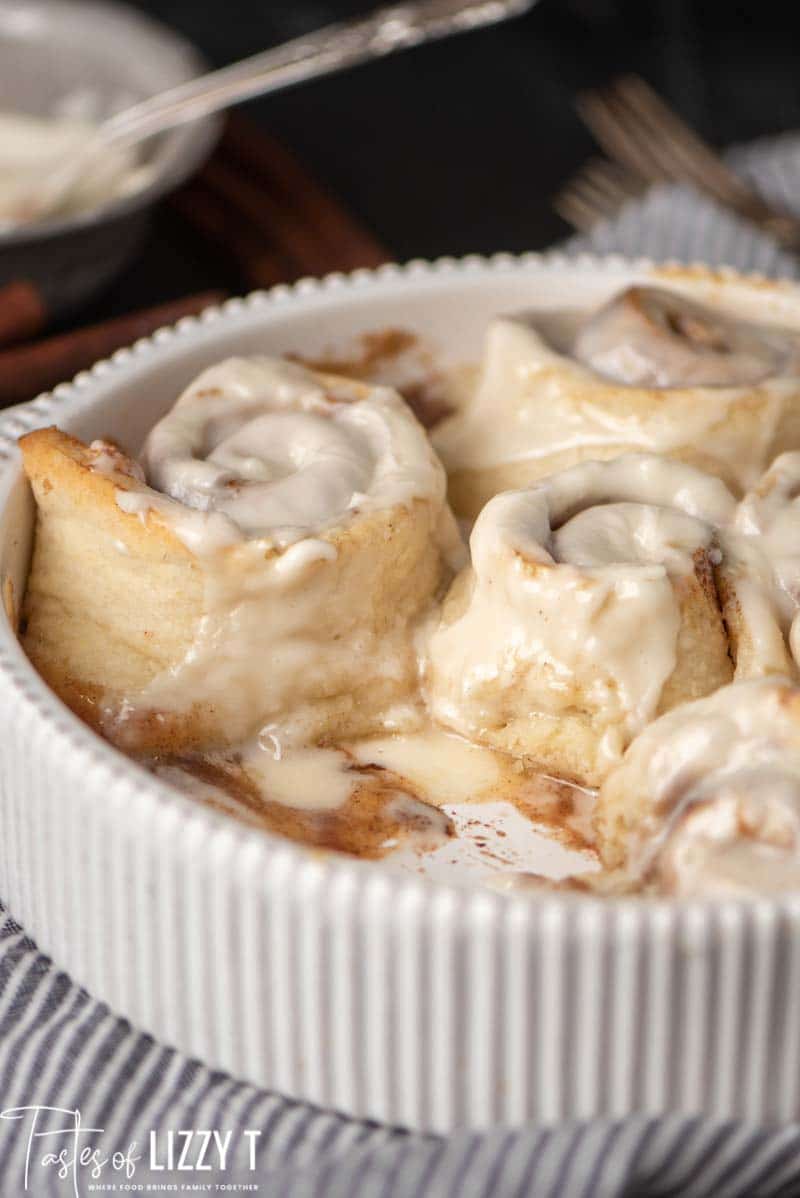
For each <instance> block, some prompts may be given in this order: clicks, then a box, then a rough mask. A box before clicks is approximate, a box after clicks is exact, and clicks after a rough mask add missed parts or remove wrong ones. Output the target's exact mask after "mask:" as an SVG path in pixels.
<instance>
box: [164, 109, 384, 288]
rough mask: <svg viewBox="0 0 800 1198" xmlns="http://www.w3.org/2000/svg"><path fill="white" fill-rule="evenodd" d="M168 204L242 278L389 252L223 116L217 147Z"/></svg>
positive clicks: (339, 266) (303, 175)
mask: <svg viewBox="0 0 800 1198" xmlns="http://www.w3.org/2000/svg"><path fill="white" fill-rule="evenodd" d="M172 202H173V207H174V208H175V209H176V210H177V211H178V212H179V214H180V215H181V217H182V218H183V219H184V220H185V221H186V222H187V223H189V224H190V225H191V226H193V227H194V228H195V229H196V230H197V231H198V232H199V233H200V235H201V237H202V238H203V239H204V240H206V241H209V242H211V243H212V244H213V245H214V246H215V247H216V249H217V250H218V251H221V252H222V253H224V254H225V255H226V257H228V258H229V259H231V260H232V261H233V262H234V263H235V264H236V266H237V267H238V270H239V271H240V273H241V274H242V276H243V278H244V279H245V280H246V281H247V283H248V284H249V285H250V286H254V287H271V286H273V285H274V284H275V283H278V282H291V281H292V280H294V279H296V278H298V277H299V276H301V275H322V274H327V273H328V272H329V271H333V270H355V269H356V268H357V267H360V266H368V267H372V266H377V265H379V264H380V263H382V262H386V261H387V260H388V259H389V257H390V255H389V253H388V251H387V250H386V249H385V247H384V246H382V245H381V244H380V242H379V241H378V239H377V238H376V237H375V236H374V235H373V234H372V233H371V232H370V231H369V230H368V229H366V228H365V227H364V226H363V225H362V224H361V223H360V221H358V220H357V219H356V218H355V217H353V216H352V215H351V214H350V213H349V212H347V211H346V210H345V208H343V207H342V205H341V204H340V203H339V201H338V200H336V199H335V198H334V197H333V196H332V195H331V194H330V192H328V191H327V190H326V189H325V188H324V187H323V186H322V185H321V184H320V183H318V182H317V181H316V180H315V179H314V178H313V177H312V176H311V175H310V174H309V173H308V172H307V171H306V169H305V168H304V167H303V166H301V164H300V163H299V162H298V161H297V159H295V158H294V156H293V155H292V154H291V153H290V152H289V151H288V150H287V149H286V148H285V147H284V146H282V145H281V144H280V143H279V142H277V141H276V140H275V139H274V138H272V137H270V136H269V135H267V134H265V133H262V132H261V130H260V129H259V128H258V126H257V125H254V124H253V123H252V122H250V121H248V120H247V119H246V118H242V117H238V116H233V117H231V118H230V119H229V123H228V126H227V131H226V133H225V134H224V135H223V138H222V141H221V143H220V146H219V148H218V150H217V152H216V153H215V154H214V156H213V157H212V159H211V160H210V162H208V163H207V164H206V166H205V167H204V168H203V170H201V172H200V173H199V175H198V176H197V177H196V178H195V179H194V180H193V182H192V183H191V184H189V186H188V187H186V188H183V189H182V190H181V191H180V192H178V194H177V195H176V196H175V197H174V198H173V201H172Z"/></svg>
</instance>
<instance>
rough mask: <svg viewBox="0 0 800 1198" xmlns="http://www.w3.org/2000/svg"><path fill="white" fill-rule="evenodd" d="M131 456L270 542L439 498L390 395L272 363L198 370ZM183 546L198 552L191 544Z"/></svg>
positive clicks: (159, 479) (203, 507)
mask: <svg viewBox="0 0 800 1198" xmlns="http://www.w3.org/2000/svg"><path fill="white" fill-rule="evenodd" d="M143 458H144V465H145V469H146V471H147V475H148V478H149V480H150V483H151V485H152V487H153V488H154V489H155V490H157V491H159V492H162V493H163V494H165V495H169V496H171V497H172V498H173V499H175V500H176V501H177V502H178V503H179V504H181V505H182V506H183V507H185V508H188V509H191V510H192V511H195V512H202V513H213V512H216V513H217V514H219V515H221V516H224V517H225V518H226V519H227V520H229V521H230V522H231V524H232V525H234V526H235V528H236V529H238V530H239V532H240V534H241V536H242V537H247V538H254V537H258V538H261V539H264V540H268V541H269V542H270V543H271V544H274V545H277V546H279V547H284V546H286V545H289V544H292V543H293V542H295V541H299V540H302V539H304V538H306V537H309V536H314V535H316V534H317V533H319V532H320V531H322V530H324V529H326V528H329V527H331V526H334V525H336V524H338V523H340V522H341V521H342V520H343V519H345V518H346V517H347V516H348V515H351V514H358V513H363V512H365V511H374V510H376V509H378V508H381V507H383V508H386V507H392V506H394V505H395V504H398V503H399V504H406V503H408V502H410V501H411V500H412V499H414V498H417V497H423V496H436V497H437V498H441V496H442V494H443V486H444V481H443V474H442V470H441V467H440V465H439V463H438V461H437V460H436V459H435V457H434V455H433V453H432V451H431V449H430V447H429V445H428V443H427V440H426V438H425V434H424V432H423V431H422V429H421V428H420V427H419V426H418V425H417V424H416V422H415V421H413V420H411V419H409V415H408V411H407V409H406V407H405V405H404V404H403V401H402V400H401V399H400V398H399V396H398V395H397V394H396V393H395V392H393V391H391V390H390V389H389V388H386V387H368V386H366V385H364V384H360V383H356V382H351V381H345V380H341V379H333V378H332V377H330V376H328V377H325V376H320V375H317V374H313V373H312V372H310V371H308V370H305V369H303V367H301V366H298V365H295V364H293V363H291V362H284V361H282V360H280V359H277V358H266V357H254V358H232V359H229V360H227V361H225V362H221V363H219V364H218V365H216V366H212V367H211V368H210V369H209V370H206V371H204V373H203V374H201V375H200V377H199V378H198V379H196V380H195V382H194V383H193V384H192V385H191V386H190V387H189V388H188V390H186V391H185V392H184V394H183V395H182V396H181V397H180V399H179V400H178V402H177V403H176V404H175V406H174V408H173V409H172V410H171V412H169V413H168V415H167V416H165V417H164V418H163V420H161V421H159V423H158V424H157V425H156V426H155V428H153V430H152V431H151V433H150V435H149V436H148V438H147V442H146V444H145V449H144V455H143ZM198 526H199V525H198ZM176 531H177V532H178V535H179V536H181V532H180V531H179V530H178V529H176ZM192 548H193V549H194V551H195V552H200V551H201V546H199V545H198V543H197V542H196V541H195V540H194V539H193V543H192Z"/></svg>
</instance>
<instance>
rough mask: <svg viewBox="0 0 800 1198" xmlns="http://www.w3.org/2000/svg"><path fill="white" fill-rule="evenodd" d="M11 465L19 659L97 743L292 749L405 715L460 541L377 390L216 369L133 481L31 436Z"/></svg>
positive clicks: (81, 453)
mask: <svg viewBox="0 0 800 1198" xmlns="http://www.w3.org/2000/svg"><path fill="white" fill-rule="evenodd" d="M21 446H22V452H23V458H24V465H25V470H26V472H27V474H28V477H29V479H30V481H31V484H32V486H33V491H34V495H35V498H36V503H37V507H38V517H37V528H36V540H35V547H34V556H33V563H32V568H31V573H30V578H29V583H28V590H27V596H26V600H25V611H24V622H25V625H26V630H25V633H24V644H25V648H26V649H27V652H28V654H29V655H30V657H31V659H32V660H33V662H34V664H35V665H36V666H37V667H38V669H39V670H40V672H41V673H42V674H43V675H44V677H45V679H46V680H47V681H48V682H49V683H50V684H51V685H52V686H53V687H54V689H55V690H56V691H57V692H58V693H59V694H60V695H61V696H62V697H63V698H64V699H65V700H66V701H67V703H69V704H70V705H71V706H72V707H73V708H75V709H76V710H77V711H78V712H79V713H80V714H82V715H83V716H84V717H85V718H87V719H88V720H89V721H90V722H91V723H92V724H94V725H95V726H96V727H99V728H100V729H101V730H102V731H103V732H104V733H105V734H106V735H107V736H108V737H110V738H111V739H112V740H114V741H115V742H116V743H118V744H120V745H122V746H124V747H127V748H134V749H139V750H145V749H147V750H162V751H169V752H176V751H180V750H181V749H185V748H187V747H193V746H194V747H197V746H200V747H203V746H212V747H213V746H224V745H228V744H235V743H239V742H241V741H242V740H244V739H245V738H246V737H248V736H250V735H252V734H254V733H261V734H262V735H266V736H267V737H271V738H273V739H274V740H276V741H277V742H280V741H281V740H282V739H283V738H286V739H287V740H291V739H293V738H296V739H299V740H301V741H308V742H313V741H315V740H318V739H320V738H325V737H331V738H334V737H339V736H353V735H362V734H364V733H366V732H369V731H373V730H376V729H380V728H385V727H386V726H387V725H388V726H394V724H395V723H397V722H398V721H400V720H402V718H403V717H404V714H407V706H408V704H409V703H410V701H411V698H412V695H413V691H414V687H415V679H416V665H415V658H414V651H413V642H412V629H413V625H414V623H415V621H416V620H417V618H418V616H419V615H420V613H421V612H422V611H423V610H424V609H425V608H426V607H427V606H428V605H429V604H430V603H431V601H432V598H433V597H434V596H435V595H436V594H437V592H438V590H439V588H440V587H441V586H442V585H443V583H444V582H445V581H446V579H447V577H448V575H449V573H451V566H450V563H451V561H453V560H454V559H455V557H457V555H458V553H459V546H460V542H459V538H458V534H457V531H456V529H455V523H454V521H453V517H452V515H451V513H450V511H449V509H448V507H447V502H446V498H445V485H446V484H445V477H444V472H443V470H442V467H441V464H440V463H439V461H438V459H437V458H436V455H435V454H434V453H433V451H432V449H431V448H430V446H429V444H428V441H427V439H426V436H425V434H424V431H423V430H422V428H421V427H420V425H419V424H418V423H417V421H416V419H415V418H414V416H413V415H412V414H411V412H410V410H409V409H408V408H407V407H406V405H405V403H404V402H403V401H402V400H401V399H400V397H399V396H398V395H397V394H396V393H395V392H393V391H392V390H390V389H389V388H385V387H377V386H368V385H366V384H363V383H359V382H356V381H353V380H348V379H344V378H339V377H335V376H332V375H325V374H321V373H318V372H315V371H310V370H306V369H304V368H302V367H301V366H298V365H295V364H291V363H287V362H283V361H280V360H277V359H271V358H266V357H256V358H249V359H231V360H229V361H226V362H223V363H220V364H219V365H217V366H214V367H212V368H211V369H209V370H206V371H205V372H204V373H203V374H202V375H200V377H199V378H198V379H197V380H196V381H195V382H194V383H193V384H192V385H191V386H190V387H189V388H188V390H187V391H186V392H185V393H184V394H183V395H182V396H181V397H180V399H179V400H178V402H177V403H176V404H175V406H174V408H173V409H172V410H171V411H170V412H169V413H168V415H167V416H165V417H164V419H163V420H161V421H160V422H159V423H158V424H157V425H156V426H155V427H154V429H153V430H152V432H151V433H150V435H149V437H148V439H147V442H146V444H145V447H144V452H143V455H142V459H141V465H140V464H139V463H137V462H136V461H133V460H131V459H130V458H128V457H127V456H126V455H125V454H123V453H122V452H121V451H120V450H118V449H117V448H116V447H115V446H113V445H110V444H108V443H104V442H94V443H92V444H91V445H84V444H82V443H81V442H80V441H77V440H75V439H74V438H72V437H69V436H67V435H66V434H64V433H61V432H59V431H58V430H57V429H52V428H51V429H43V430H40V431H38V432H35V433H31V434H29V435H28V436H26V437H23V438H22V441H21Z"/></svg>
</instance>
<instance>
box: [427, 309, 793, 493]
mask: <svg viewBox="0 0 800 1198" xmlns="http://www.w3.org/2000/svg"><path fill="white" fill-rule="evenodd" d="M434 443H435V445H436V447H437V449H438V451H439V453H440V454H441V456H442V459H443V461H444V463H445V466H446V468H447V471H448V475H449V480H450V495H451V500H452V502H453V505H454V507H455V509H456V511H457V512H458V513H459V514H461V515H464V516H468V517H474V516H475V515H477V513H478V512H479V511H480V509H481V507H482V506H483V505H484V503H486V501H487V500H488V499H490V498H491V497H492V495H495V494H497V493H498V492H499V491H504V490H509V489H513V488H519V487H525V486H528V485H530V483H532V482H534V481H535V480H537V479H539V478H542V477H544V476H546V475H548V474H551V473H553V472H554V471H556V470H561V469H563V468H564V467H566V466H571V465H573V464H575V463H576V462H580V461H583V460H584V459H587V458H594V459H608V458H614V457H618V456H619V455H620V454H623V453H626V452H631V451H647V452H653V453H663V454H667V455H669V456H670V457H674V458H678V459H680V460H682V461H685V462H688V463H690V464H692V465H695V466H697V467H699V468H700V469H703V470H707V471H708V472H710V473H712V474H716V475H717V476H719V477H720V478H722V479H723V480H724V481H725V482H726V483H727V484H728V485H729V486H730V487H732V488H733V489H734V490H735V491H737V492H741V491H743V490H746V489H747V488H748V487H750V486H752V485H753V484H754V483H755V481H756V479H757V477H758V475H759V473H760V472H761V471H762V470H763V469H764V467H765V466H766V465H767V464H768V463H769V461H770V460H771V459H772V458H773V457H774V456H775V454H776V453H780V452H781V451H783V450H787V449H794V448H800V335H798V334H796V333H794V332H792V331H790V330H787V329H783V328H780V327H777V326H769V325H762V324H755V323H748V322H746V321H744V320H742V319H741V318H738V317H737V318H734V317H732V316H728V315H725V314H724V313H722V312H719V311H716V310H712V309H710V308H708V307H706V306H702V305H700V304H698V303H696V302H694V301H693V300H692V299H690V298H689V297H688V296H686V295H683V294H681V293H680V292H678V291H673V290H666V289H663V288H658V287H644V286H634V287H629V288H628V289H627V290H625V291H623V292H622V293H621V294H620V295H618V296H616V297H615V298H613V299H612V300H611V301H610V302H609V303H607V304H606V305H605V306H604V307H603V308H601V309H600V310H599V311H598V312H596V313H595V314H594V315H592V316H590V317H589V318H588V319H584V318H583V317H582V316H581V315H580V313H576V312H551V313H535V314H521V315H519V316H512V317H508V318H502V319H498V320H495V321H493V323H492V325H491V326H490V330H489V337H488V343H487V347H486V354H485V360H484V369H483V374H482V377H481V380H480V382H479V384H478V387H477V390H476V392H475V394H474V395H473V397H472V400H471V401H470V402H469V403H468V404H467V405H466V406H465V407H464V408H463V409H462V410H461V411H459V412H458V413H457V414H456V415H454V416H453V417H451V418H450V419H449V420H446V421H445V422H444V423H443V424H442V425H441V426H440V428H439V429H438V430H437V431H436V433H435V436H434Z"/></svg>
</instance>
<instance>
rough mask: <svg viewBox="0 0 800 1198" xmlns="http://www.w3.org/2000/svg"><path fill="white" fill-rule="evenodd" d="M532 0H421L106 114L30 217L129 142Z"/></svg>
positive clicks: (502, 14)
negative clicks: (110, 152)
mask: <svg viewBox="0 0 800 1198" xmlns="http://www.w3.org/2000/svg"><path fill="white" fill-rule="evenodd" d="M534 3H535V0H416V2H414V3H408V4H396V5H391V6H390V7H387V8H380V9H378V10H377V11H375V12H373V13H372V14H370V15H369V16H366V17H357V18H355V19H353V20H350V21H344V22H339V23H337V24H335V25H328V26H326V27H325V28H323V29H319V30H317V31H316V32H314V33H311V34H309V35H307V36H304V37H300V38H297V39H295V40H293V41H291V42H286V43H284V44H283V45H281V46H276V47H275V48H273V49H271V50H266V51H265V52H264V53H261V54H256V55H253V56H252V57H250V58H246V59H243V60H242V61H241V62H238V63H234V64H233V65H231V66H228V67H223V68H222V69H221V70H217V71H212V72H211V73H210V74H207V75H202V76H200V77H199V78H197V79H192V80H190V81H189V82H187V83H183V84H180V85H179V86H178V87H174V88H171V89H170V90H169V91H166V92H162V93H160V94H159V95H156V96H152V97H150V98H148V99H146V100H142V101H141V102H140V103H138V104H135V105H133V106H132V107H131V108H127V109H125V110H123V111H122V112H119V113H117V114H116V115H115V116H112V117H110V118H109V119H108V120H106V121H104V122H103V123H102V124H101V125H100V126H99V127H98V128H97V129H96V130H95V131H94V132H93V133H92V135H91V137H90V138H89V139H88V140H87V142H86V143H85V145H84V146H82V147H81V148H80V150H78V151H77V152H76V153H74V154H73V155H71V157H70V158H69V159H68V160H63V161H61V162H58V163H56V164H55V165H54V168H53V170H52V172H51V173H50V174H49V176H48V177H47V179H46V180H45V181H44V182H43V183H40V184H39V185H38V187H37V189H36V195H35V197H33V199H32V202H31V205H30V209H29V211H28V213H27V218H28V220H42V219H44V218H45V217H47V216H49V215H51V214H52V213H55V212H57V211H58V210H59V209H61V208H63V207H64V205H65V204H66V203H67V202H68V200H69V197H70V193H71V192H72V191H73V190H74V189H75V188H76V186H77V185H78V184H79V182H80V181H81V180H82V179H83V178H85V176H86V174H87V172H89V171H91V170H92V168H93V165H95V166H96V164H98V163H100V162H101V161H102V159H103V156H104V154H106V153H107V152H108V151H109V150H110V149H112V148H121V147H125V148H130V147H132V146H135V145H137V144H138V143H139V142H141V141H144V140H146V139H148V138H150V137H154V136H155V135H156V134H159V133H164V132H166V131H167V130H168V129H174V128H175V127H177V126H178V125H183V124H186V123H187V122H188V121H193V120H197V119H198V118H199V117H205V116H210V115H212V114H213V113H216V112H221V111H222V110H223V109H225V108H229V107H231V106H232V105H234V104H238V103H240V102H241V101H243V100H248V99H252V98H253V97H254V96H260V95H266V94H267V93H269V92H275V91H279V90H280V89H282V88H285V87H290V86H292V85H293V84H295V83H301V82H303V81H304V80H306V79H313V78H319V77H320V76H323V75H329V74H333V73H334V72H336V71H340V70H343V69H344V68H346V67H350V66H355V65H356V64H357V63H362V62H368V61H370V60H371V59H374V58H382V57H383V56H385V55H387V54H392V53H394V52H395V51H397V50H405V49H408V48H410V47H412V46H416V45H419V44H420V43H422V42H427V41H432V40H433V39H435V38H442V37H447V36H449V35H450V34H454V33H461V32H466V31H467V30H470V29H477V28H479V27H481V26H483V25H491V24H494V23H496V22H498V21H503V20H505V19H507V18H508V17H513V16H517V15H518V14H521V13H523V12H525V11H526V10H527V9H529V8H531V7H532V5H533V4H534Z"/></svg>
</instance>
